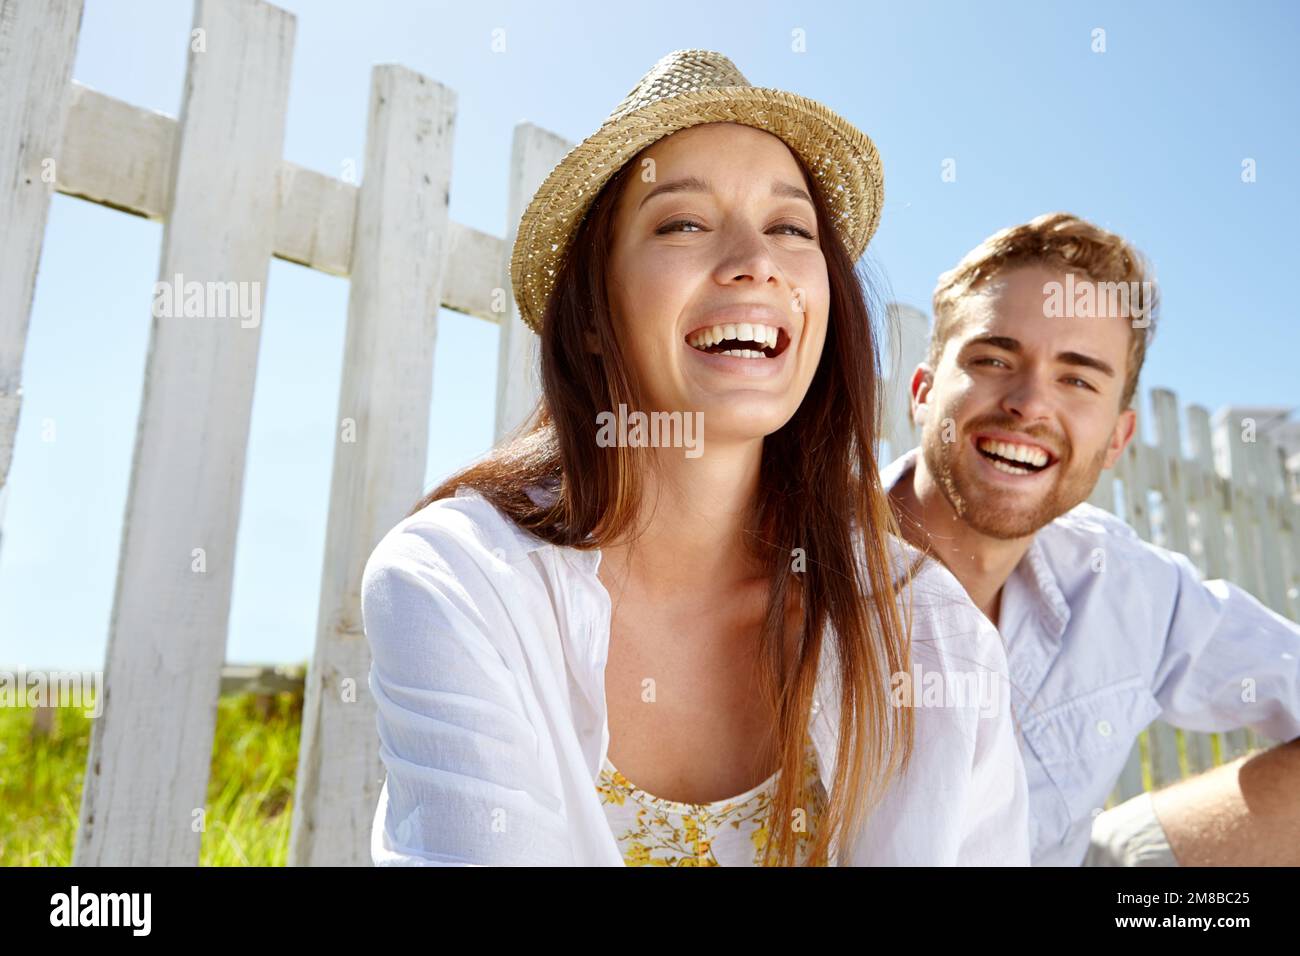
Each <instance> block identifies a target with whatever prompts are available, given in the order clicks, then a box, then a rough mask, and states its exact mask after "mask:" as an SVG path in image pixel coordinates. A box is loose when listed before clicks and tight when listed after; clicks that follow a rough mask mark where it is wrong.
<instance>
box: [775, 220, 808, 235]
mask: <svg viewBox="0 0 1300 956" xmlns="http://www.w3.org/2000/svg"><path fill="white" fill-rule="evenodd" d="M776 228H777V229H793V230H794V231H795V234H796V235H799V236H803V237H804V238H805V239H812V238H813V234H812V233H811V232H809V231H808V230H807V229H805V228H804V227H803V226H798V225H795V224H794V223H792V222H783V223H781V225H779V226H777V227H776Z"/></svg>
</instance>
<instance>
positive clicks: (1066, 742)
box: [881, 448, 1300, 866]
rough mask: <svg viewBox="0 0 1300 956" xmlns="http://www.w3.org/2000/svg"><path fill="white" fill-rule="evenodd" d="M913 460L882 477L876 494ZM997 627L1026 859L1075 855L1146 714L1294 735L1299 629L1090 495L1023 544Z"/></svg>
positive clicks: (1078, 858) (1148, 718)
mask: <svg viewBox="0 0 1300 956" xmlns="http://www.w3.org/2000/svg"><path fill="white" fill-rule="evenodd" d="M918 454H919V449H917V448H913V449H912V450H911V451H909V452H907V453H906V454H905V455H903V456H902V457H900V458H899V459H897V460H896V461H894V462H893V463H892V464H890V465H889V466H888V467H887V468H885V469H883V470H882V472H881V480H882V482H883V484H884V486H885V488H887V489H888V488H891V487H893V485H894V484H895V483H896V482H897V481H898V480H899V479H900V478H902V477H903V476H904V475H906V474H909V473H910V472H911V469H912V467H913V466H914V465H915V463H916V457H917V455H918ZM999 618H1000V620H999V628H998V629H999V630H1000V631H1001V632H1002V637H1003V640H1004V641H1005V642H1006V647H1007V658H1008V663H1009V665H1010V674H1011V683H1012V692H1011V702H1012V708H1013V710H1014V713H1015V716H1016V722H1017V725H1018V737H1019V741H1020V747H1021V752H1022V754H1023V756H1024V761H1025V772H1026V775H1027V776H1028V781H1029V815H1030V816H1029V830H1030V834H1029V835H1030V849H1031V859H1032V862H1033V864H1034V865H1035V866H1062V865H1065V866H1077V865H1079V864H1080V863H1081V862H1082V861H1083V858H1084V855H1085V854H1086V853H1087V849H1088V843H1089V835H1090V833H1091V829H1092V821H1093V816H1094V812H1095V811H1098V810H1100V809H1101V808H1103V807H1104V806H1105V805H1106V797H1107V795H1108V794H1109V793H1110V792H1111V790H1112V789H1114V787H1115V783H1116V781H1117V780H1118V779H1119V775H1120V772H1121V771H1122V770H1123V768H1124V764H1125V762H1126V761H1127V759H1128V755H1129V752H1130V751H1131V750H1132V748H1133V745H1134V743H1135V742H1136V741H1137V737H1138V734H1140V733H1141V732H1142V731H1143V730H1144V729H1145V728H1146V727H1147V725H1148V724H1150V723H1151V722H1152V721H1153V720H1155V719H1156V718H1157V717H1158V718H1160V719H1162V720H1164V721H1165V722H1166V723H1169V724H1172V725H1174V726H1176V727H1182V728H1183V729H1185V730H1193V731H1201V732H1214V731H1225V730H1237V729H1240V728H1242V727H1250V728H1253V729H1254V730H1256V731H1257V732H1258V733H1261V734H1263V735H1265V736H1267V737H1271V738H1273V739H1274V740H1291V739H1293V738H1295V737H1300V625H1297V624H1296V623H1295V622H1294V621H1291V620H1289V619H1287V618H1285V617H1283V616H1282V615H1280V614H1277V613H1275V612H1273V611H1271V610H1269V609H1268V608H1267V607H1265V606H1264V605H1263V604H1261V603H1260V602H1259V601H1258V600H1256V599H1255V598H1254V597H1253V596H1252V595H1250V594H1249V593H1248V592H1246V591H1243V590H1242V589H1241V588H1239V587H1237V586H1236V585H1234V584H1229V583H1228V582H1226V581H1221V580H1213V581H1205V580H1203V579H1202V578H1201V575H1200V573H1199V571H1197V569H1196V566H1195V565H1194V564H1192V562H1191V560H1190V559H1188V558H1187V557H1186V556H1185V555H1182V554H1179V553H1177V552H1173V551H1169V550H1166V549H1165V548H1161V547H1158V546H1157V545H1154V544H1151V543H1149V542H1147V541H1144V540H1142V539H1141V538H1140V537H1139V536H1138V534H1137V532H1136V531H1134V530H1133V528H1132V527H1130V526H1129V525H1128V524H1126V523H1125V522H1124V521H1122V520H1120V519H1119V518H1117V517H1115V516H1114V515H1113V514H1111V513H1110V512H1108V511H1105V510H1104V509H1101V508H1098V507H1096V506H1094V505H1091V504H1088V503H1087V502H1084V503H1082V504H1080V505H1078V506H1077V507H1075V508H1073V509H1072V510H1070V511H1069V512H1067V513H1066V514H1064V515H1061V517H1059V518H1057V519H1056V520H1055V521H1053V522H1051V523H1050V524H1048V525H1047V526H1046V527H1044V528H1042V529H1040V530H1039V531H1038V533H1037V534H1035V535H1034V538H1033V541H1032V543H1031V544H1030V546H1029V550H1028V551H1027V552H1025V556H1024V557H1023V558H1022V559H1021V561H1020V563H1019V564H1018V565H1016V568H1015V570H1014V571H1013V572H1012V573H1011V577H1010V578H1009V579H1008V580H1007V583H1006V584H1005V585H1004V587H1003V591H1002V605H1001V608H1000V610H999Z"/></svg>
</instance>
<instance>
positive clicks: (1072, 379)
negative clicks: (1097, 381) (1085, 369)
mask: <svg viewBox="0 0 1300 956" xmlns="http://www.w3.org/2000/svg"><path fill="white" fill-rule="evenodd" d="M1066 381H1067V382H1078V383H1079V384H1080V385H1082V386H1083V387H1084V388H1086V389H1089V390H1091V391H1094V392H1095V391H1097V390H1096V389H1095V388H1093V387H1092V386H1091V385H1089V384H1088V383H1087V382H1085V381H1084V380H1083V379H1081V378H1075V377H1073V376H1071V377H1070V378H1067V379H1066Z"/></svg>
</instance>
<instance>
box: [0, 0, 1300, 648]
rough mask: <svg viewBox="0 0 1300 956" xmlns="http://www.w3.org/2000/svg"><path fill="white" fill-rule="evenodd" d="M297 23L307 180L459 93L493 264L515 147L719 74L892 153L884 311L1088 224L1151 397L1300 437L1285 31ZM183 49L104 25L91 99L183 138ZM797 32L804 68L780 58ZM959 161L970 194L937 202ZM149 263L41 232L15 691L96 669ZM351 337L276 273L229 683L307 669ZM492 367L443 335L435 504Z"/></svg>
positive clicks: (59, 202) (319, 13)
mask: <svg viewBox="0 0 1300 956" xmlns="http://www.w3.org/2000/svg"><path fill="white" fill-rule="evenodd" d="M278 5H279V6H282V7H285V8H287V9H290V10H292V11H293V12H294V13H295V14H296V15H297V21H298V22H297V37H296V45H295V53H294V60H293V75H292V84H291V89H290V98H289V115H288V125H287V129H286V135H285V158H287V159H289V160H292V161H293V162H296V163H299V164H301V165H304V166H308V167H311V168H314V169H318V170H320V171H322V172H326V173H329V174H331V175H335V176H340V175H341V174H342V171H343V169H344V168H345V167H344V164H345V163H351V164H354V165H355V167H356V169H357V170H358V174H359V175H364V169H363V168H362V157H363V155H364V139H365V126H366V108H367V101H368V96H369V74H370V69H371V67H372V66H373V65H374V64H378V63H401V64H403V65H405V66H408V67H410V68H412V69H414V70H417V71H419V72H421V73H424V74H425V75H427V76H429V77H431V78H433V79H436V80H438V81H440V82H442V83H444V84H446V85H448V86H450V87H452V88H453V89H455V90H456V92H457V95H458V102H459V114H458V117H457V120H456V131H455V153H454V164H453V179H452V193H451V215H452V217H453V218H454V219H456V220H458V221H460V222H463V223H465V224H467V225H470V226H473V227H475V228H478V229H481V230H485V231H489V232H493V233H496V234H498V235H501V234H504V232H505V230H506V223H505V215H506V212H505V206H506V198H507V194H506V189H507V171H508V170H507V167H508V162H509V155H510V140H511V135H512V129H513V127H514V125H515V124H516V123H517V122H521V121H525V120H527V121H530V122H533V123H536V124H538V125H540V126H543V127H546V128H549V129H551V130H554V131H555V132H557V133H559V134H560V135H562V136H564V137H566V138H567V139H569V140H571V141H577V140H579V139H581V138H582V137H584V136H586V135H587V134H588V133H590V132H591V131H593V130H594V129H595V128H596V127H597V126H598V125H599V124H600V122H601V121H602V120H603V119H604V117H605V116H606V115H607V114H608V112H609V111H610V110H611V109H612V108H613V106H614V105H615V104H616V103H617V102H618V101H619V100H620V99H621V98H622V97H623V95H624V94H625V93H626V92H627V91H628V90H629V89H631V87H632V86H633V85H634V84H635V83H636V82H637V80H638V79H639V78H640V76H641V75H642V74H643V73H644V72H645V71H646V70H647V69H649V67H650V66H651V65H652V64H653V63H654V62H655V60H657V59H658V58H659V57H660V56H662V55H663V54H664V53H666V52H668V51H670V50H674V49H680V48H686V47H704V48H708V49H715V50H721V51H722V52H724V53H726V54H727V55H728V56H730V57H731V58H732V60H733V61H734V62H735V63H736V64H737V66H738V67H739V68H740V70H741V71H742V72H743V73H744V74H745V75H746V76H747V78H748V79H749V80H750V82H752V83H754V84H756V85H761V86H777V87H782V88H786V89H790V90H793V91H795V92H798V93H802V94H805V95H808V96H811V97H814V98H816V99H819V100H821V101H823V102H824V103H826V104H827V105H828V106H830V107H831V108H832V109H834V110H835V111H837V112H839V113H841V114H842V115H844V116H845V117H847V118H848V119H850V120H851V121H853V122H854V123H856V124H858V125H859V126H860V127H861V128H862V129H864V130H865V131H866V132H867V133H868V134H869V135H871V137H872V138H873V139H874V140H875V142H876V144H877V146H878V147H879V149H880V151H881V154H882V157H883V159H884V164H885V188H886V204H885V209H884V214H883V219H882V223H881V227H880V230H879V232H878V233H877V236H876V238H875V239H874V240H873V242H872V246H871V249H870V250H869V252H868V257H869V259H870V260H871V263H872V265H873V266H874V268H875V269H876V271H877V272H878V273H879V274H881V275H882V276H883V277H884V278H885V279H886V280H887V282H888V290H887V291H888V294H889V295H890V296H891V297H893V298H896V299H898V300H900V301H903V302H906V303H910V304H913V305H916V306H919V307H922V308H925V307H926V306H927V303H928V301H929V295H930V292H931V290H932V289H933V286H934V281H935V278H936V276H937V275H938V273H939V272H941V271H942V270H944V269H945V268H948V267H949V266H951V265H952V264H953V263H955V262H956V261H957V259H958V258H960V256H961V255H962V254H963V253H965V252H966V251H967V250H968V249H969V248H970V247H971V246H973V245H975V244H976V243H977V242H978V241H979V240H980V239H982V238H983V237H984V236H986V235H987V234H988V233H990V232H992V231H994V230H995V229H998V228H1001V227H1003V226H1006V225H1010V224H1012V223H1015V222H1019V221H1022V220H1024V219H1028V218H1030V217H1032V216H1034V215H1037V214H1038V213H1041V212H1046V211H1050V210H1056V209H1064V210H1069V211H1072V212H1075V213H1078V214H1079V215H1083V216H1085V217H1088V218H1090V219H1093V220H1094V221H1096V222H1098V223H1100V224H1101V225H1104V226H1106V227H1108V228H1111V229H1114V230H1116V231H1118V232H1121V233H1122V234H1124V235H1126V236H1128V237H1129V238H1130V239H1132V240H1133V241H1134V242H1135V243H1137V245H1138V246H1139V247H1140V248H1141V249H1142V250H1143V251H1144V252H1146V253H1147V254H1148V255H1149V256H1150V257H1151V258H1152V260H1153V261H1154V263H1155V266H1156V272H1157V276H1158V278H1159V280H1160V281H1161V284H1162V292H1163V296H1164V300H1163V310H1164V311H1163V317H1162V322H1161V326H1160V328H1159V330H1158V332H1157V335H1156V338H1155V342H1154V344H1153V346H1152V349H1151V352H1150V353H1149V355H1148V358H1147V364H1146V367H1145V369H1144V372H1143V388H1144V390H1145V389H1146V388H1150V387H1152V386H1164V387H1168V388H1172V389H1174V390H1175V391H1176V392H1177V393H1178V395H1179V397H1180V398H1181V399H1182V401H1183V402H1184V403H1189V402H1196V403H1199V404H1203V405H1205V406H1207V407H1208V408H1210V409H1211V410H1213V409H1215V408H1217V407H1218V406H1220V405H1223V404H1226V403H1242V404H1280V405H1289V406H1293V407H1294V406H1300V377H1298V376H1297V374H1296V360H1297V356H1300V348H1298V347H1297V346H1300V332H1297V330H1296V319H1297V315H1296V306H1295V304H1294V299H1293V297H1292V289H1293V286H1294V277H1295V275H1296V274H1297V269H1296V260H1297V252H1298V251H1300V249H1298V246H1300V243H1298V242H1297V238H1296V236H1297V231H1296V228H1295V223H1296V222H1298V221H1300V184H1298V183H1297V170H1296V158H1297V157H1298V156H1300V124H1297V123H1296V115H1297V114H1296V102H1295V100H1296V92H1297V91H1298V90H1300V67H1297V63H1298V62H1300V58H1297V57H1296V56H1295V52H1294V51H1295V49H1296V47H1297V41H1298V40H1300V29H1297V27H1298V25H1300V14H1298V13H1297V10H1300V7H1297V6H1296V5H1293V4H1290V3H1284V2H1277V3H1261V2H1244V3H1238V4H1234V5H1232V6H1231V7H1230V8H1228V7H1226V6H1224V5H1222V4H1213V5H1212V4H1208V3H1175V2H1146V3H1141V4H1130V3H1090V4H1087V5H1086V6H1085V5H1083V4H1066V3H1052V2H1020V3H1000V4H996V5H994V4H968V3H958V2H955V0H953V2H930V3H925V2H909V3H906V4H885V3H875V2H873V3H863V2H854V3H780V4H778V3H771V4H764V3H754V2H752V0H751V2H726V3H707V4H706V3H699V2H693V3H675V2H661V3H656V4H653V5H650V6H645V5H632V6H623V5H610V4H605V3H590V2H584V3H572V2H571V3H533V2H528V3H524V2H519V3H482V2H480V3H475V4H467V3H441V2H439V3H415V2H398V0H392V2H379V0H370V2H366V3H359V2H347V3H344V2H293V0H282V2H280V3H279V4H278ZM191 20H192V12H191V6H190V4H188V3H185V2H176V0H86V13H85V18H84V20H83V22H82V32H81V41H80V48H79V50H78V55H77V59H76V65H75V68H74V71H73V75H74V78H75V79H77V80H78V81H80V82H82V83H84V84H86V85H88V86H90V87H92V88H94V89H96V90H99V91H101V92H103V93H107V94H109V95H111V96H114V97H117V98H119V99H123V100H126V101H127V102H130V103H133V104H136V105H138V106H143V107H147V108H150V109H155V110H160V111H163V112H166V113H169V114H172V115H175V114H176V113H177V112H178V110H179V105H180V98H181V90H182V86H183V82H184V72H185V62H186V50H187V42H188V32H189V29H190V26H191ZM1098 27H1100V28H1103V29H1104V30H1105V31H1106V51H1105V52H1104V53H1095V52H1093V51H1092V31H1093V30H1094V29H1095V28H1098ZM498 28H504V30H505V38H506V50H505V52H504V53H494V52H492V47H491V40H492V35H493V32H492V31H493V30H495V29H498ZM796 30H801V31H803V34H802V35H803V36H805V37H806V52H801V53H795V52H792V49H791V37H792V33H793V31H796ZM949 158H951V159H955V160H956V170H957V178H956V181H955V182H944V181H942V178H941V175H940V173H941V169H942V164H943V162H944V160H945V159H949ZM1245 158H1251V159H1254V160H1255V163H1256V169H1257V181H1256V182H1254V183H1251V184H1245V183H1243V182H1242V181H1241V164H1242V160H1243V159H1245ZM161 239H162V227H161V225H160V224H157V223H150V222H146V221H144V220H141V219H137V218H135V217H132V216H128V215H123V214H121V213H119V212H115V211H113V210H110V209H106V208H103V207H99V206H94V205H91V204H89V203H86V202H84V201H81V200H75V199H70V198H67V197H63V196H56V197H55V198H54V201H53V203H52V206H51V209H50V218H49V226H48V229H47V232H46V240H45V247H44V252H43V254H42V258H41V266H40V273H39V275H38V279H37V287H36V295H35V302H34V307H33V313H32V318H31V327H30V331H29V336H28V342H27V352H26V360H25V365H24V370H23V379H24V381H23V390H24V405H23V410H22V418H21V422H20V426H19V431H18V437H17V446H16V449H15V458H14V464H13V468H12V471H11V474H10V488H9V502H8V508H7V512H6V514H5V516H4V529H3V530H4V539H3V547H2V548H0V666H4V667H10V668H12V667H32V668H36V667H51V668H54V667H58V668H73V667H75V668H86V669H91V668H98V667H100V666H102V663H103V659H104V652H105V649H106V647H107V640H108V628H109V620H110V616H111V612H112V602H113V593H114V585H115V580H116V575H117V560H118V549H119V545H120V541H121V531H122V516H123V511H124V508H125V504H126V494H127V487H128V482H129V478H130V470H131V455H132V451H133V444H134V439H135V431H136V418H137V415H138V413H139V408H140V396H141V383H142V376H143V371H144V363H145V355H146V350H147V347H148V334H149V325H150V302H151V294H152V286H153V282H154V281H155V279H156V278H157V271H158V263H159V254H160V246H161ZM346 307H347V282H346V280H343V279H339V278H335V277H332V276H326V275H322V274H320V273H315V272H311V271H310V270H307V269H304V268H301V267H299V266H295V265H291V264H288V263H282V262H278V261H276V262H273V263H272V265H271V268H270V273H269V277H268V286H267V298H266V303H265V311H264V314H263V320H262V332H261V334H262V340H261V353H260V358H259V368H258V381H257V388H256V393H255V399H254V405H253V418H252V430H251V438H250V446H249V453H248V464H247V469H246V474H245V485H244V497H243V506H242V510H241V513H240V516H239V524H240V527H239V546H238V552H237V555H236V569H235V581H234V592H233V606H232V610H231V617H230V631H229V641H228V645H227V659H228V660H231V661H237V662H247V661H257V662H263V661H265V662H289V661H303V660H306V659H307V658H308V657H309V656H310V654H311V650H312V647H313V644H314V642H315V635H316V614H317V604H318V602H317V592H318V589H319V587H320V577H321V563H322V560H323V553H324V540H325V520H326V513H327V509H328V498H329V480H330V472H331V463H332V455H333V448H334V437H335V427H334V416H335V413H336V410H337V401H338V385H339V376H340V371H341V368H342V359H343V342H344V324H345V319H346ZM496 343H497V336H496V330H495V328H494V327H492V326H490V325H489V324H487V323H484V322H482V321H480V320H476V319H471V318H467V317H464V316H459V315H456V314H454V313H450V312H446V311H444V312H443V313H442V318H441V321H440V327H439V332H438V342H437V346H438V351H437V362H436V367H435V370H434V399H433V423H432V427H431V430H430V454H429V461H428V473H427V481H426V487H427V486H430V485H432V484H433V483H434V482H435V481H436V480H437V479H438V478H440V477H442V476H444V475H446V474H448V473H449V472H451V471H452V470H453V469H455V468H456V467H458V466H460V465H462V464H464V463H465V462H467V461H469V460H470V459H472V458H474V457H477V456H478V455H480V454H482V453H483V452H484V451H486V450H487V448H488V447H489V444H490V442H491V436H492V420H493V409H492V402H493V396H494V380H495V375H496ZM1143 411H1144V412H1145V411H1146V409H1145V407H1144V409H1143ZM51 424H52V425H53V429H54V440H53V441H48V440H43V438H44V437H45V436H44V435H43V432H44V433H46V434H48V429H49V427H50V425H51ZM1148 435H1149V433H1148Z"/></svg>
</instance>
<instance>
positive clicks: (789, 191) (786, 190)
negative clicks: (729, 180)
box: [637, 176, 813, 209]
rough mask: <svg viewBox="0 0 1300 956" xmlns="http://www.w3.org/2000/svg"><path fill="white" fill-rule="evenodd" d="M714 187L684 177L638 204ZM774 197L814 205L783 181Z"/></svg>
mask: <svg viewBox="0 0 1300 956" xmlns="http://www.w3.org/2000/svg"><path fill="white" fill-rule="evenodd" d="M711 192H713V185H712V184H711V183H710V182H709V181H708V180H707V179H701V178H700V177H699V176H684V177H682V178H681V179H673V180H669V181H668V182H666V183H659V184H658V185H657V186H655V187H654V188H653V189H651V190H650V191H649V192H648V193H646V194H645V195H644V196H642V197H641V202H640V203H638V204H637V209H640V208H641V207H642V206H644V205H645V204H646V203H648V202H649V201H650V200H651V199H653V198H654V197H655V196H661V195H666V194H668V193H711ZM772 195H773V196H778V197H780V198H782V199H802V200H803V201H804V202H806V203H808V205H810V206H811V205H812V204H813V201H812V196H810V195H808V191H807V190H805V189H800V188H799V187H798V186H794V185H791V184H790V183H787V182H782V181H781V180H779V179H778V180H776V181H775V182H773V183H772Z"/></svg>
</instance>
